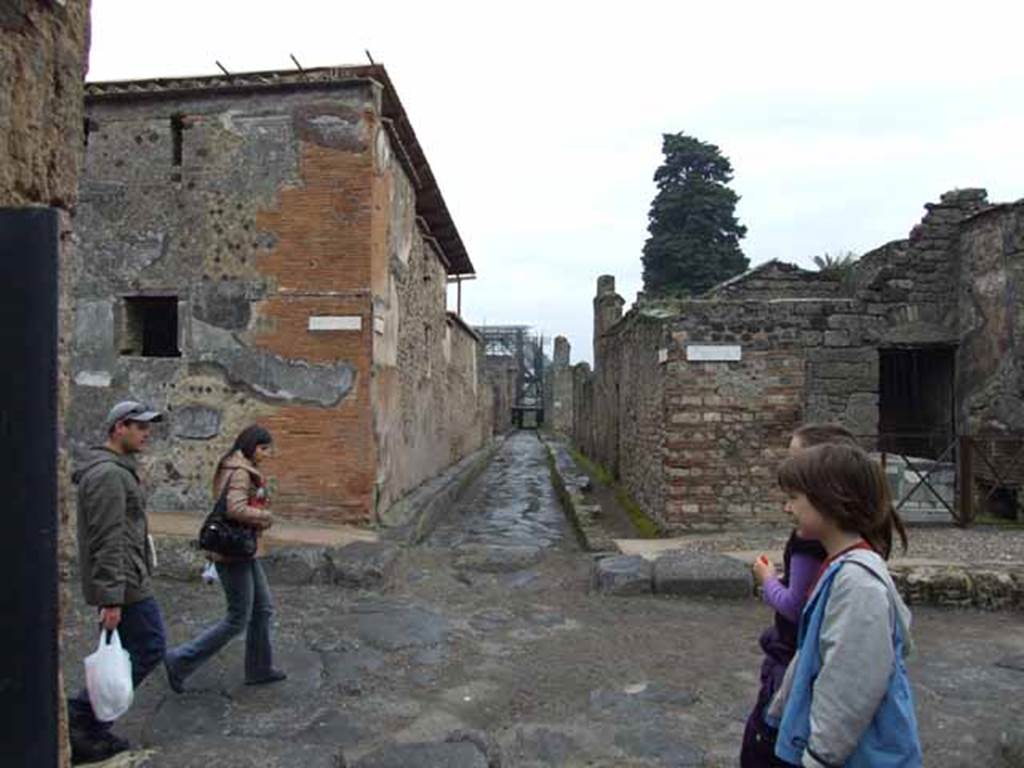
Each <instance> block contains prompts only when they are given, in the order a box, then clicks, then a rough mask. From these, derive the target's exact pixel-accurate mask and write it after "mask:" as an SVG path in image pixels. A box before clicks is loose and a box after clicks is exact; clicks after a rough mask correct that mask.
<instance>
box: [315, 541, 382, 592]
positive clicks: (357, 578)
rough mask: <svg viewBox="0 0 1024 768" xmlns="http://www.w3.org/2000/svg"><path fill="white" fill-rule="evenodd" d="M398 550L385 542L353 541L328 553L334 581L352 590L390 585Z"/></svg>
mask: <svg viewBox="0 0 1024 768" xmlns="http://www.w3.org/2000/svg"><path fill="white" fill-rule="evenodd" d="M398 556H399V550H398V547H396V546H395V545H394V544H389V543H388V542H385V541H356V542H353V543H351V544H349V545H347V546H344V547H339V548H336V549H329V550H327V553H326V557H327V560H328V562H329V563H330V564H331V569H332V571H333V576H332V578H333V581H334V583H335V584H340V585H342V586H345V587H351V588H354V589H380V588H382V587H387V586H389V585H390V584H392V583H393V581H394V577H395V571H396V570H397V567H398Z"/></svg>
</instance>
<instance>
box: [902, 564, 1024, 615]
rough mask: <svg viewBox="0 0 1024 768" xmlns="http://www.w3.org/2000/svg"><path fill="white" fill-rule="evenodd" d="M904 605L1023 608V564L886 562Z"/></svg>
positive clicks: (986, 609) (985, 608)
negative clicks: (1002, 565) (978, 564)
mask: <svg viewBox="0 0 1024 768" xmlns="http://www.w3.org/2000/svg"><path fill="white" fill-rule="evenodd" d="M889 571H890V573H892V578H893V581H894V582H895V583H896V588H897V589H898V590H899V591H900V594H901V595H902V596H903V599H904V600H905V601H906V602H907V605H931V606H938V607H942V608H976V609H980V610H985V611H1007V610H1024V566H1019V565H1017V566H1013V567H1010V568H1006V569H1002V568H992V567H985V566H965V565H952V564H951V565H900V564H899V563H893V564H892V565H890V566H889Z"/></svg>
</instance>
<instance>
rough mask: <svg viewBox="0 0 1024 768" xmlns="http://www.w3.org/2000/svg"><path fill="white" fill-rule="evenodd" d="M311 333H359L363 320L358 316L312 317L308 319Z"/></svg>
mask: <svg viewBox="0 0 1024 768" xmlns="http://www.w3.org/2000/svg"><path fill="white" fill-rule="evenodd" d="M309 330H311V331H361V330H363V318H361V317H359V315H314V316H312V317H310V318H309Z"/></svg>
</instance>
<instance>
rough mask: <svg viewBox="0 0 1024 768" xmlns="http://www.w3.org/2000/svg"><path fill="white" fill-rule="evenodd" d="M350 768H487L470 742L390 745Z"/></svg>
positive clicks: (484, 758)
mask: <svg viewBox="0 0 1024 768" xmlns="http://www.w3.org/2000/svg"><path fill="white" fill-rule="evenodd" d="M352 768H488V766H487V757H486V756H485V755H484V753H483V752H481V751H480V748H479V747H477V746H476V745H475V744H471V743H469V742H459V743H456V744H429V743H428V744H391V745H389V746H386V747H382V748H381V749H378V750H377V751H376V752H371V753H370V754H369V755H367V756H366V757H364V758H362V759H361V760H358V761H356V762H355V763H353V765H352Z"/></svg>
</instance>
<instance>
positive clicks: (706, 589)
mask: <svg viewBox="0 0 1024 768" xmlns="http://www.w3.org/2000/svg"><path fill="white" fill-rule="evenodd" d="M653 572H654V591H655V593H656V594H659V595H678V596H685V597H719V598H744V597H750V596H751V595H752V594H753V581H752V577H751V574H750V568H748V567H747V565H745V564H744V563H741V562H739V561H738V560H735V559H733V558H731V557H726V556H725V555H714V554H696V553H685V554H682V553H674V554H669V555H662V556H661V557H659V558H658V559H657V560H655V561H654V569H653Z"/></svg>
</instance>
